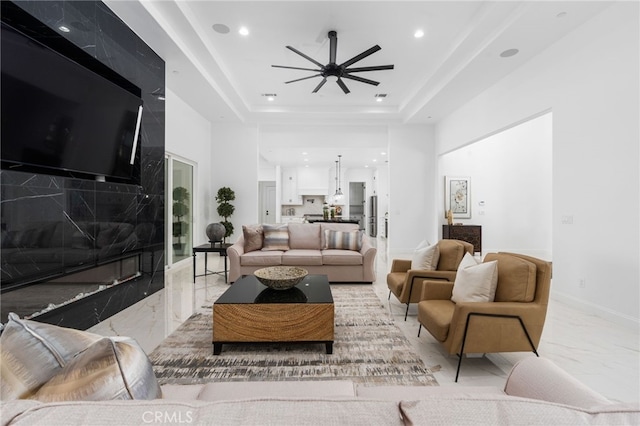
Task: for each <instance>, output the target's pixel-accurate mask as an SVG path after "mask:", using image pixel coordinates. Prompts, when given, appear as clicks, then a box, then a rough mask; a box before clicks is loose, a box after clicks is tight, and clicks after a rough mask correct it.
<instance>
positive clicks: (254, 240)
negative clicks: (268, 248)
mask: <svg viewBox="0 0 640 426" xmlns="http://www.w3.org/2000/svg"><path fill="white" fill-rule="evenodd" d="M242 236H243V237H244V252H245V253H248V252H250V251H255V250H260V249H262V242H263V240H264V231H263V230H262V225H249V226H246V225H242Z"/></svg>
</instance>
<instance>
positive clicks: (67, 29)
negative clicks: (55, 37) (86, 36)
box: [58, 25, 71, 33]
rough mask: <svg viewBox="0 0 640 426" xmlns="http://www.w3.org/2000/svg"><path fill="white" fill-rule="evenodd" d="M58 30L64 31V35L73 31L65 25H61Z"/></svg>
mask: <svg viewBox="0 0 640 426" xmlns="http://www.w3.org/2000/svg"><path fill="white" fill-rule="evenodd" d="M58 29H59V30H60V31H62V32H63V33H68V32H71V30H70V29H69V27H66V26H64V25H60V26H59V27H58Z"/></svg>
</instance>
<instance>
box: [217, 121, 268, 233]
mask: <svg viewBox="0 0 640 426" xmlns="http://www.w3.org/2000/svg"><path fill="white" fill-rule="evenodd" d="M211 143H212V147H213V148H212V150H211V168H210V170H209V176H208V179H211V187H212V190H213V195H214V197H215V194H216V193H217V192H218V189H219V188H221V187H223V186H227V187H229V188H231V189H232V190H233V191H234V192H235V194H236V199H235V201H233V202H232V203H231V204H233V205H234V206H235V212H234V213H233V216H231V218H230V222H231V223H233V227H234V233H233V235H231V237H230V238H229V239H227V241H228V242H234V241H235V240H237V239H238V237H239V236H240V235H242V225H246V224H249V223H258V222H259V217H258V216H259V212H258V169H259V155H258V130H257V127H256V126H252V125H218V124H214V125H213V126H212V136H211ZM214 202H215V200H214ZM216 206H217V205H216ZM216 216H217V214H216ZM217 220H221V218H220V217H217Z"/></svg>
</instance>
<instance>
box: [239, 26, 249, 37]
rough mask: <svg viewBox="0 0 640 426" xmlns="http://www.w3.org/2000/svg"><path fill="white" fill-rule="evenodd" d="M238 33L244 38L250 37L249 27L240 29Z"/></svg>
mask: <svg viewBox="0 0 640 426" xmlns="http://www.w3.org/2000/svg"><path fill="white" fill-rule="evenodd" d="M238 33H239V34H240V35H242V36H248V35H249V28H247V27H240V29H239V30H238Z"/></svg>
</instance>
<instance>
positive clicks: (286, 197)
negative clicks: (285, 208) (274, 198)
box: [280, 168, 302, 206]
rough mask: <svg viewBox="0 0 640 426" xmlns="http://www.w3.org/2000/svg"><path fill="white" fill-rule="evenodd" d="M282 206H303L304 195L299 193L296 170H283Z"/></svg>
mask: <svg viewBox="0 0 640 426" xmlns="http://www.w3.org/2000/svg"><path fill="white" fill-rule="evenodd" d="M280 203H281V204H282V205H294V206H296V205H297V206H299V205H302V195H301V194H299V192H298V171H297V169H295V168H286V169H282V199H281V200H280Z"/></svg>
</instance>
